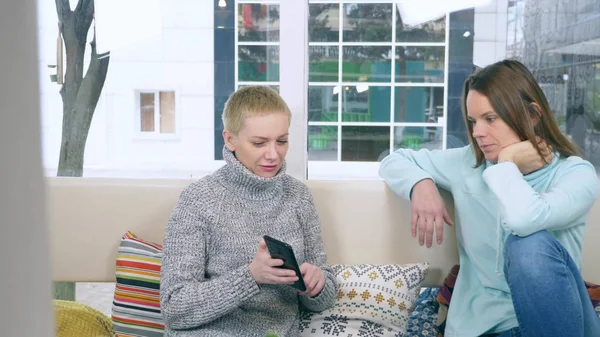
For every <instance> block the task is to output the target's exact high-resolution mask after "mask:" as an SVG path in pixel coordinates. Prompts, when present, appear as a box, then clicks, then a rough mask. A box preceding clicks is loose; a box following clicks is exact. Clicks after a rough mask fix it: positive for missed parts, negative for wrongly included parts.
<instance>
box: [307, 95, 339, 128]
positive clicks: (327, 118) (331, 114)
mask: <svg viewBox="0 0 600 337" xmlns="http://www.w3.org/2000/svg"><path fill="white" fill-rule="evenodd" d="M339 93H340V87H339V86H327V87H322V86H310V87H308V120H309V121H311V122H337V121H338V94H339Z"/></svg>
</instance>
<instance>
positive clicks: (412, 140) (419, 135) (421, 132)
mask: <svg viewBox="0 0 600 337" xmlns="http://www.w3.org/2000/svg"><path fill="white" fill-rule="evenodd" d="M442 131H443V128H442V127H436V126H425V127H423V126H397V127H395V128H394V150H397V149H399V148H403V149H413V150H419V149H429V150H438V149H441V148H442Z"/></svg>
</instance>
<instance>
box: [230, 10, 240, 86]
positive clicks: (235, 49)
mask: <svg viewBox="0 0 600 337" xmlns="http://www.w3.org/2000/svg"><path fill="white" fill-rule="evenodd" d="M232 1H234V0H232ZM238 3H243V1H241V0H236V2H235V4H234V6H233V17H234V20H235V23H234V25H233V54H234V55H233V61H234V62H233V76H235V77H234V79H233V83H235V85H234V86H233V90H234V91H235V90H237V88H238V86H239V84H238V71H239V69H238V63H239V60H238V54H239V51H238V45H239V41H238V34H239V32H238V22H237V18H238V15H239V13H238Z"/></svg>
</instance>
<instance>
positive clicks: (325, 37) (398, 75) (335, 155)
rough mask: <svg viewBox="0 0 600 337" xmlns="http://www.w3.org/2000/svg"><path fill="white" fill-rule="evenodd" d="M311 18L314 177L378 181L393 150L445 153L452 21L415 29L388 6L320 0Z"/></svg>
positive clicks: (310, 168)
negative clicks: (380, 165)
mask: <svg viewBox="0 0 600 337" xmlns="http://www.w3.org/2000/svg"><path fill="white" fill-rule="evenodd" d="M308 20H309V25H308V27H309V28H308V45H309V46H308V55H309V72H308V177H309V179H332V178H333V179H336V178H340V177H344V176H346V177H355V178H376V177H377V168H378V162H379V161H380V160H381V159H382V158H384V157H385V156H386V155H388V154H389V153H390V152H391V151H394V150H396V149H398V148H413V149H420V148H429V149H441V148H443V147H444V139H445V127H444V126H445V119H444V117H445V116H446V108H445V107H446V105H445V87H446V81H447V76H446V74H447V71H446V69H447V49H448V48H447V41H448V36H447V29H446V27H447V18H446V16H444V17H440V18H438V19H436V20H433V21H431V22H427V23H424V24H421V25H418V26H410V27H409V26H407V25H405V24H404V23H403V22H402V17H401V16H400V15H399V13H398V11H397V9H396V5H395V4H394V3H392V2H389V1H388V2H386V1H380V2H378V3H373V2H364V3H360V2H354V1H353V2H345V1H328V2H323V1H318V2H317V1H314V2H310V5H309V17H308Z"/></svg>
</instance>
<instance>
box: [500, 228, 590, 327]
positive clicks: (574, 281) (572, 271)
mask: <svg viewBox="0 0 600 337" xmlns="http://www.w3.org/2000/svg"><path fill="white" fill-rule="evenodd" d="M504 259H505V261H504V275H505V277H506V280H507V282H508V286H509V288H510V291H511V294H512V300H513V305H514V307H515V313H516V315H517V321H518V322H519V327H518V328H515V329H512V330H509V331H505V332H503V333H501V334H498V337H534V336H535V337H543V336H549V337H550V336H551V337H556V336H569V337H596V336H600V318H598V314H596V312H595V311H594V307H593V306H592V302H591V300H590V297H589V294H588V292H587V289H586V287H585V283H584V282H583V279H582V278H581V274H580V272H579V270H578V269H577V266H576V265H575V263H574V262H573V260H572V259H571V256H570V255H569V253H568V252H567V250H566V249H565V248H564V247H563V246H562V245H561V244H560V242H558V241H557V240H556V239H555V238H554V237H553V236H552V235H550V234H549V233H548V232H547V231H540V232H537V233H534V234H531V235H529V236H526V237H519V236H515V235H509V237H508V238H507V239H506V242H505V252H504Z"/></svg>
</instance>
